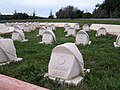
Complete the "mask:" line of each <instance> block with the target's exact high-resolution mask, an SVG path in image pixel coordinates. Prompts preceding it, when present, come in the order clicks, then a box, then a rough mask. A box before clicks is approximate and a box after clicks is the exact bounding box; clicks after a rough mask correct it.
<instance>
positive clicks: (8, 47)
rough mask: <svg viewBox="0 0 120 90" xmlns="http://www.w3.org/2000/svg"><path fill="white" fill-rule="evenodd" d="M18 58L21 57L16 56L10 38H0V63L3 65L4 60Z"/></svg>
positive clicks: (15, 59) (9, 60)
mask: <svg viewBox="0 0 120 90" xmlns="http://www.w3.org/2000/svg"><path fill="white" fill-rule="evenodd" d="M20 60H22V58H17V55H16V49H15V47H14V43H13V41H12V39H0V65H4V64H6V62H11V61H20Z"/></svg>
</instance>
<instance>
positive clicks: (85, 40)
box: [75, 30, 91, 45]
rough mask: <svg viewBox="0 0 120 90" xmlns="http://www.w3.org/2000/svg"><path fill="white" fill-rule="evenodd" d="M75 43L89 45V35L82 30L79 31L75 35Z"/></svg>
mask: <svg viewBox="0 0 120 90" xmlns="http://www.w3.org/2000/svg"><path fill="white" fill-rule="evenodd" d="M75 43H76V45H79V44H83V45H87V44H91V41H89V35H88V34H87V33H86V32H85V31H84V30H81V31H79V32H78V33H77V35H76V39H75Z"/></svg>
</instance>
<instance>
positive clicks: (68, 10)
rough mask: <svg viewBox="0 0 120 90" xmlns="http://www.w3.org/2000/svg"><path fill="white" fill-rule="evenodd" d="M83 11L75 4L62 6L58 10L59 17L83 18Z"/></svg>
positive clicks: (57, 15)
mask: <svg viewBox="0 0 120 90" xmlns="http://www.w3.org/2000/svg"><path fill="white" fill-rule="evenodd" d="M82 14H83V12H82V11H80V10H79V9H78V8H75V7H74V6H71V5H69V6H67V7H64V8H61V9H60V10H59V11H57V12H56V17H57V18H71V19H74V18H81V17H82Z"/></svg>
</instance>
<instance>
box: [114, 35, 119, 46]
mask: <svg viewBox="0 0 120 90" xmlns="http://www.w3.org/2000/svg"><path fill="white" fill-rule="evenodd" d="M114 47H120V34H119V35H118V36H117V39H116V42H114Z"/></svg>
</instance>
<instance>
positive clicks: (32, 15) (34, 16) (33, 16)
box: [32, 10, 36, 18]
mask: <svg viewBox="0 0 120 90" xmlns="http://www.w3.org/2000/svg"><path fill="white" fill-rule="evenodd" d="M35 15H36V14H35V10H34V11H33V15H32V16H33V18H35Z"/></svg>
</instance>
